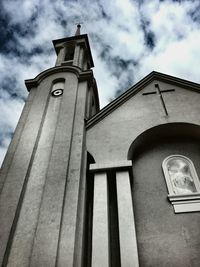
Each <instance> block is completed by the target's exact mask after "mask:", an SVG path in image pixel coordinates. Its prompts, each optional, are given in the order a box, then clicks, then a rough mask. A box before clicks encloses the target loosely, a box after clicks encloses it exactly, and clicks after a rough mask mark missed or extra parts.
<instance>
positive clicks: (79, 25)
mask: <svg viewBox="0 0 200 267" xmlns="http://www.w3.org/2000/svg"><path fill="white" fill-rule="evenodd" d="M80 34H81V24H80V23H79V24H77V29H76V32H75V36H77V35H80Z"/></svg>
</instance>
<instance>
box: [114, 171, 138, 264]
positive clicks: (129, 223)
mask: <svg viewBox="0 0 200 267" xmlns="http://www.w3.org/2000/svg"><path fill="white" fill-rule="evenodd" d="M116 185H117V204H118V217H119V240H120V255H121V266H122V267H129V266H130V267H137V266H139V263H138V251H137V242H136V234H135V223H134V214H133V204H132V196H131V187H130V180H129V172H128V171H116Z"/></svg>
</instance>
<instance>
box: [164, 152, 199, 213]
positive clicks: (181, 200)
mask: <svg viewBox="0 0 200 267" xmlns="http://www.w3.org/2000/svg"><path fill="white" fill-rule="evenodd" d="M172 159H183V160H184V161H186V162H187V163H188V166H189V168H190V173H191V175H192V178H193V180H194V184H195V187H196V190H197V192H194V193H189V194H179V193H176V192H175V190H174V187H173V184H172V181H171V178H170V174H169V171H168V168H167V163H168V162H169V161H170V160H172ZM162 169H163V173H164V177H165V181H166V184H167V188H168V192H169V195H168V199H169V201H170V202H171V204H172V205H173V207H174V211H175V213H183V212H195V211H200V181H199V178H198V175H197V172H196V170H195V166H194V164H193V162H192V161H191V160H190V159H189V158H187V157H185V156H183V155H178V154H176V155H170V156H168V157H167V158H165V159H164V160H163V163H162Z"/></svg>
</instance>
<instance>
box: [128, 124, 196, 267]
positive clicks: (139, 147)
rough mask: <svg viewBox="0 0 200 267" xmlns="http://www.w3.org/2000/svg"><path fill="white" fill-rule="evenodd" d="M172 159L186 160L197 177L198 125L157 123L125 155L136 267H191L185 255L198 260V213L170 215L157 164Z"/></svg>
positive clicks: (171, 207)
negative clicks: (129, 164) (130, 178)
mask: <svg viewBox="0 0 200 267" xmlns="http://www.w3.org/2000/svg"><path fill="white" fill-rule="evenodd" d="M171 155H182V156H183V157H186V158H188V159H189V160H190V161H191V162H192V163H193V164H194V166H195V169H196V172H197V175H198V177H200V126H199V125H194V124H190V123H168V124H162V125H158V126H156V127H153V128H150V129H148V130H146V131H145V132H143V133H141V134H140V135H139V136H138V137H137V138H136V139H135V140H134V141H133V142H132V144H131V145H130V148H129V151H128V159H129V160H132V162H133V181H132V196H133V206H134V213H135V224H136V234H137V241H138V251H139V261H140V265H141V266H163V263H165V264H166V263H167V264H168V266H190V261H191V259H190V256H188V255H193V256H192V257H195V259H196V260H197V262H200V255H199V249H200V245H197V244H199V241H198V240H199V238H200V229H199V227H198V225H199V223H200V211H196V212H193V213H179V214H175V213H174V210H173V206H172V205H171V202H170V201H169V198H168V194H169V192H168V188H167V184H166V180H165V176H164V173H163V169H162V163H163V161H164V159H166V158H167V157H169V156H171ZM181 201H182V200H181ZM172 204H173V203H172ZM185 231H186V232H187V234H186V232H185Z"/></svg>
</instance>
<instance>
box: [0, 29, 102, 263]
mask: <svg viewBox="0 0 200 267" xmlns="http://www.w3.org/2000/svg"><path fill="white" fill-rule="evenodd" d="M53 45H54V48H55V51H56V54H57V60H56V64H55V67H53V68H50V69H47V70H45V71H43V72H41V73H40V74H39V75H38V76H36V77H35V78H34V79H30V80H26V81H25V84H26V87H27V89H28V91H29V96H28V99H27V101H26V103H25V106H24V109H23V112H22V115H21V117H20V120H19V123H18V125H17V128H16V130H15V133H14V137H13V140H12V142H11V144H10V146H9V148H8V151H7V154H6V157H5V159H4V162H3V165H2V168H1V176H0V225H1V227H0V266H9V267H11V266H12V267H14V266H21V267H22V266H23V267H25V266H31V267H35V266H44V267H45V266H48V267H54V266H59V267H62V266H81V261H82V256H83V255H82V253H83V248H82V246H83V238H84V237H83V227H84V206H85V186H86V177H85V176H86V173H85V169H86V164H87V162H86V155H87V151H86V139H85V136H86V134H85V120H87V119H88V118H90V117H91V116H92V115H94V114H95V113H96V112H97V111H98V110H99V100H98V92H97V87H96V82H95V79H94V77H93V72H92V70H91V68H92V67H94V64H93V59H92V55H91V51H90V45H89V41H88V37H87V35H86V34H82V35H81V34H80V25H78V26H77V31H76V34H75V36H72V37H68V38H63V39H58V40H54V41H53Z"/></svg>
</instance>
